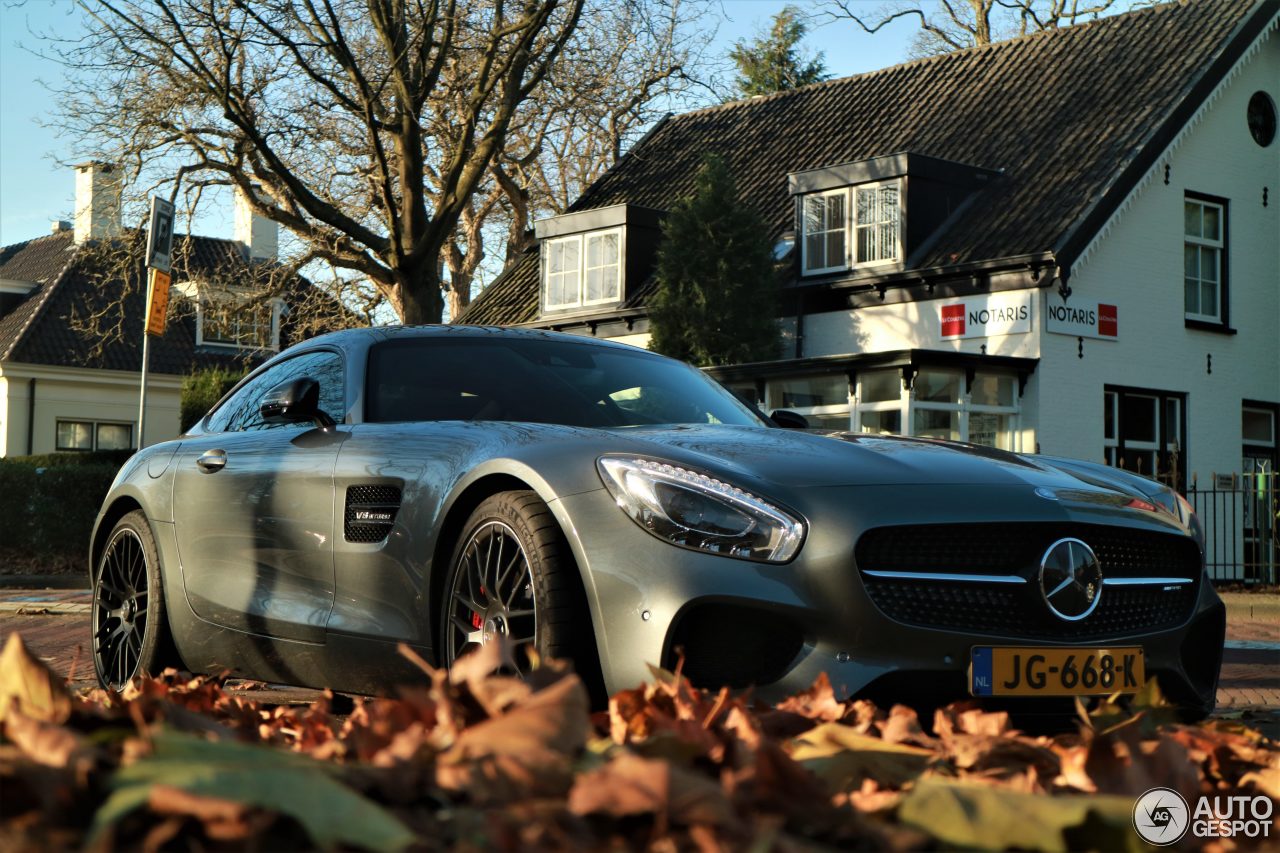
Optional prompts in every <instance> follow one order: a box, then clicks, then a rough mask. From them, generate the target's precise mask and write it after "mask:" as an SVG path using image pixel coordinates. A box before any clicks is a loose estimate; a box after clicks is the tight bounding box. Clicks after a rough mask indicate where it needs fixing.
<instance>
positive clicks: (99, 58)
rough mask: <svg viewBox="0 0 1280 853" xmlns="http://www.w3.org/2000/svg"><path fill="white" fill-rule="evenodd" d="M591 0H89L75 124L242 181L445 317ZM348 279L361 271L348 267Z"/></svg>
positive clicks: (316, 256)
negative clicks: (458, 240)
mask: <svg viewBox="0 0 1280 853" xmlns="http://www.w3.org/2000/svg"><path fill="white" fill-rule="evenodd" d="M583 2H584V0H520V2H517V3H509V2H506V0H470V2H467V0H464V1H463V2H458V0H86V8H87V9H88V10H89V12H90V15H91V20H92V23H91V25H90V27H89V31H88V34H87V35H86V36H84V37H83V38H80V39H76V40H73V41H67V40H61V41H59V40H57V39H54V40H53V52H54V53H56V54H57V55H58V56H59V58H60V59H61V60H62V61H63V62H64V63H65V64H66V66H67V67H68V69H69V70H70V72H71V73H70V74H69V76H68V83H67V84H66V85H65V87H64V88H63V90H62V91H61V93H60V104H59V110H58V120H57V121H58V124H59V126H60V127H61V128H62V129H63V130H64V131H66V132H67V133H69V134H72V135H74V136H75V138H76V139H77V141H78V142H79V143H80V144H82V145H84V144H87V145H89V146H91V147H92V149H93V150H89V151H83V150H82V151H78V152H77V154H83V155H87V156H92V157H95V158H101V159H105V160H110V161H113V162H116V163H120V164H121V165H123V166H124V167H125V169H126V174H127V176H128V178H129V180H128V181H127V183H129V184H134V183H137V179H138V178H139V177H143V176H148V177H149V178H150V179H151V181H152V182H153V185H158V186H161V187H164V186H167V187H168V188H169V193H170V195H171V197H173V196H177V195H178V194H179V193H180V192H190V191H192V190H193V188H194V191H195V192H196V194H197V195H198V194H199V192H201V191H202V190H203V189H204V188H207V187H212V186H220V185H225V186H232V187H236V188H238V189H239V190H241V191H242V192H244V193H246V194H249V195H250V196H251V197H252V198H253V202H252V206H253V208H254V210H255V212H257V213H258V214H259V215H262V216H265V217H268V218H270V219H272V220H274V221H276V222H278V223H280V224H282V225H284V226H285V227H286V228H288V229H289V230H290V231H291V232H292V233H293V234H294V235H295V236H296V238H297V239H298V240H299V241H300V244H301V245H302V247H303V249H304V251H303V252H301V253H300V255H299V256H298V257H297V258H295V259H294V261H293V263H292V264H290V267H291V268H293V269H297V268H300V267H302V266H305V265H307V264H309V263H312V262H315V261H319V262H323V263H326V264H328V265H330V266H331V267H333V268H336V269H338V270H348V271H352V272H353V273H354V274H355V275H356V276H357V277H360V278H362V279H363V280H365V281H367V282H368V283H371V284H372V286H373V287H375V288H376V289H377V291H378V292H379V293H380V294H381V295H382V296H383V297H384V298H385V299H386V300H387V301H388V302H389V303H390V305H391V306H392V307H393V308H394V309H395V311H396V313H397V314H399V316H400V317H401V318H402V319H403V320H404V321H405V322H411V323H417V322H438V321H439V320H440V317H441V312H442V308H443V295H442V292H441V284H442V264H443V258H444V257H445V255H446V254H447V252H446V249H447V247H448V246H449V244H450V242H451V241H452V240H453V239H455V236H456V234H457V230H458V227H459V224H460V223H464V229H465V221H466V219H467V218H468V217H472V216H474V215H475V213H474V207H473V205H475V204H476V203H481V204H482V203H483V202H477V201H476V195H477V193H478V192H481V191H482V190H483V188H484V187H485V184H486V181H487V180H488V179H489V176H490V167H491V166H492V164H493V163H494V162H495V160H496V159H497V158H498V157H499V156H500V155H501V154H502V153H503V151H504V148H505V146H506V143H507V137H508V133H509V130H510V128H511V125H512V121H513V119H514V118H515V117H516V115H517V114H518V112H519V111H520V108H521V106H522V105H523V104H525V103H526V102H528V101H530V100H531V99H536V98H537V97H539V95H540V93H541V92H542V90H543V87H544V84H545V81H546V79H547V77H548V74H549V72H550V70H551V69H552V68H553V67H554V66H555V65H556V63H557V62H558V61H559V60H560V58H561V55H562V53H563V51H564V49H565V47H566V45H567V44H569V42H570V39H571V37H572V36H573V34H574V32H575V30H576V29H577V27H578V23H579V19H580V16H581V13H582V7H583ZM343 280H345V279H343Z"/></svg>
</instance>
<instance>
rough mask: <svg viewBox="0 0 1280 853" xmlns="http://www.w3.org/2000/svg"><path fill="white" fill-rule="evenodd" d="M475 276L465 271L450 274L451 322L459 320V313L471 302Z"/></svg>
mask: <svg viewBox="0 0 1280 853" xmlns="http://www.w3.org/2000/svg"><path fill="white" fill-rule="evenodd" d="M473 278H474V276H472V275H471V274H469V273H465V272H453V273H450V274H449V322H450V323H456V322H458V317H459V315H461V314H462V312H463V311H465V310H466V308H467V306H468V305H470V304H471V282H472V279H473Z"/></svg>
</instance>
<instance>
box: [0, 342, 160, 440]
mask: <svg viewBox="0 0 1280 853" xmlns="http://www.w3.org/2000/svg"><path fill="white" fill-rule="evenodd" d="M0 371H2V375H0V391H3V398H2V401H0V407H2V408H0V413H5V412H7V416H2V417H0V456H23V455H26V453H27V420H28V415H27V413H28V411H29V409H28V405H29V403H28V388H29V387H30V383H29V379H30V378H31V377H32V376H34V377H35V379H36V406H35V432H34V435H33V439H34V446H33V447H32V452H33V453H37V454H40V453H53V452H54V451H55V449H56V446H57V433H56V430H57V422H58V421H59V420H74V421H94V422H98V421H111V422H116V423H130V424H133V425H134V441H135V443H136V441H137V420H138V374H136V373H126V372H121V371H111V370H84V369H74V368H49V367H42V366H36V365H23V364H5V365H4V366H3V368H0ZM181 386H182V379H181V377H176V376H168V375H165V374H161V375H159V376H157V375H156V374H152V375H151V377H150V383H149V391H148V394H147V423H146V428H147V434H146V443H147V444H155V443H156V442H159V441H165V440H167V439H170V438H173V437H175V436H177V435H178V432H179V399H180V394H181Z"/></svg>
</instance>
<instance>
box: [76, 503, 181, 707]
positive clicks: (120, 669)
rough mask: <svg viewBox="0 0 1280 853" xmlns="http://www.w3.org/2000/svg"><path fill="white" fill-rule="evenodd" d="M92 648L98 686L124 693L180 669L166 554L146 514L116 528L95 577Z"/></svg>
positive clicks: (135, 513)
mask: <svg viewBox="0 0 1280 853" xmlns="http://www.w3.org/2000/svg"><path fill="white" fill-rule="evenodd" d="M91 612H92V622H91V625H92V632H93V633H92V637H91V640H92V648H93V667H94V671H95V672H96V673H97V676H98V684H100V685H101V686H102V687H103V688H104V689H106V690H109V691H111V692H113V693H118V692H120V691H122V690H124V688H125V687H126V686H127V685H128V684H129V682H130V681H131V680H132V679H133V678H134V677H136V676H138V675H141V674H143V673H146V674H148V675H158V674H159V673H160V672H161V671H162V670H163V669H164V668H165V666H168V665H170V664H172V663H175V662H176V661H175V657H176V656H175V655H174V653H173V642H172V639H171V637H170V634H169V622H168V619H167V618H166V615H165V609H164V580H163V573H162V572H161V570H160V554H159V551H158V550H157V549H156V541H155V537H154V536H152V533H151V525H150V523H148V522H147V516H146V515H145V514H144V513H143V512H142V510H134V511H133V512H131V513H129V514H128V515H126V516H124V517H123V518H121V519H120V520H119V521H117V522H116V525H115V527H113V528H112V529H111V535H110V536H108V537H107V544H106V546H105V547H104V548H103V549H102V554H101V555H100V556H99V557H98V563H97V565H96V566H95V567H94V573H93V604H92V606H91Z"/></svg>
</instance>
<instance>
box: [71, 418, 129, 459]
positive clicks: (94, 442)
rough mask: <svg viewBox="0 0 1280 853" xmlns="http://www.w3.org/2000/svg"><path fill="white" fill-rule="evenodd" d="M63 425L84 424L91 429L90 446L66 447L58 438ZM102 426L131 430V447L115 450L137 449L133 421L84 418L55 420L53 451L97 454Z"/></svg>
mask: <svg viewBox="0 0 1280 853" xmlns="http://www.w3.org/2000/svg"><path fill="white" fill-rule="evenodd" d="M62 424H84V425H87V426H88V427H89V446H88V447H65V446H63V444H62V443H61V441H60V439H59V438H58V427H60V426H61V425H62ZM100 426H122V427H126V428H128V430H129V445H128V447H125V448H115V449H117V450H133V449H134V448H136V447H137V445H136V444H135V443H134V437H135V433H136V426H137V425H136V424H135V423H134V422H133V421H113V420H111V419H107V420H101V421H100V420H96V419H93V420H86V419H82V418H54V422H53V449H54V451H55V452H57V453H95V452H97V451H98V450H99V447H98V427H100Z"/></svg>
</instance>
